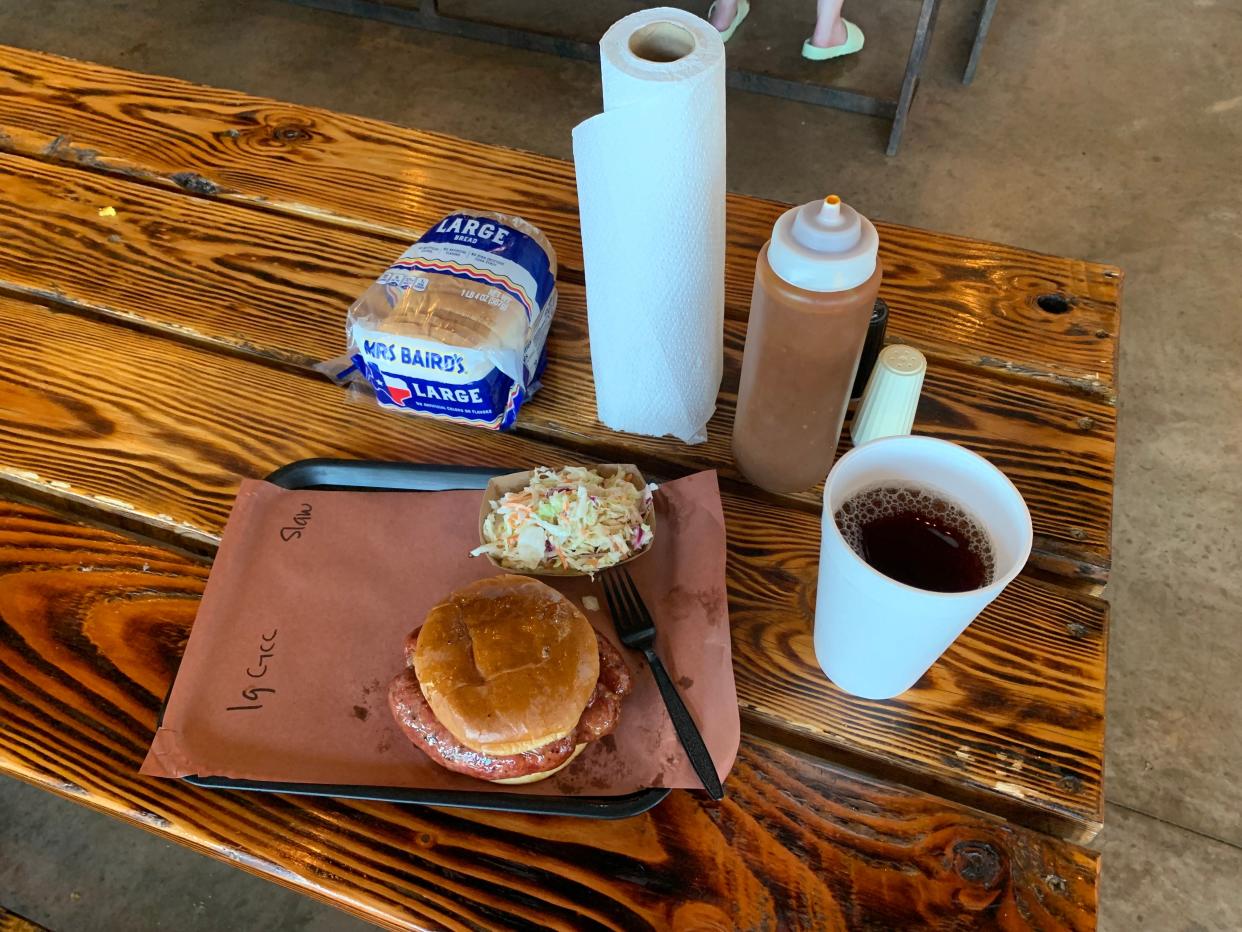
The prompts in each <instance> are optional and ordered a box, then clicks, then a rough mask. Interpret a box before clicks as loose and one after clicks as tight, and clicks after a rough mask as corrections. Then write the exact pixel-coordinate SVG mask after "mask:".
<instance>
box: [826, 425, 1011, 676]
mask: <svg viewBox="0 0 1242 932" xmlns="http://www.w3.org/2000/svg"><path fill="white" fill-rule="evenodd" d="M889 483H892V484H896V485H906V486H914V487H917V488H921V489H925V490H927V491H929V492H939V493H940V494H942V495H943V496H944V497H945V498H948V499H949V500H951V501H953V502H955V503H957V504H958V505H960V506H961V507H963V508H965V509H966V511H967V512H969V513H970V514H971V515H973V516H974V517H975V519H976V520H977V521H979V522H980V523H981V524H982V525H983V527H984V529H985V530H986V531H987V533H988V536H989V538H991V541H992V548H993V556H994V558H995V562H994V571H993V577H992V582H991V583H989V584H988V585H987V586H984V587H983V588H981V589H973V590H970V591H968V592H929V591H927V590H925V589H916V588H914V587H913V586H907V585H905V584H904V583H900V582H897V581H896V580H895V579H891V578H889V577H888V576H885V575H884V574H883V573H881V572H880V571H879V570H876V569H873V568H872V567H871V566H869V565H868V564H867V563H866V562H865V561H864V560H863V559H862V558H861V557H860V556H859V555H858V554H856V553H855V552H854V550H853V548H851V547H850V545H849V543H848V542H846V540H845V538H844V537H843V536H842V535H841V531H840V530H839V529H838V528H837V523H836V521H835V519H834V518H833V515H834V514H836V512H837V510H838V509H839V508H840V507H841V505H843V504H844V503H845V502H846V501H848V500H849V499H850V498H852V497H853V496H854V495H856V494H858V493H859V492H863V491H866V490H868V489H873V488H875V487H877V486H881V485H886V484H889ZM1030 552H1031V515H1030V512H1029V511H1027V508H1026V502H1024V501H1023V500H1022V495H1021V494H1020V493H1019V492H1018V490H1017V489H1016V488H1014V486H1013V483H1012V482H1010V481H1009V479H1008V478H1006V477H1005V474H1004V473H1002V472H1001V471H1000V470H999V469H997V468H996V467H995V466H993V465H992V464H991V463H989V462H988V461H987V460H985V459H984V458H983V457H981V456H979V455H978V454H976V453H972V452H970V451H969V450H967V449H965V448H964V447H959V446H958V445H957V444H953V443H949V442H947V441H945V440H936V439H934V438H932V437H913V436H900V437H882V438H880V439H878V440H873V441H871V442H870V443H864V444H863V445H862V446H859V447H855V448H854V449H853V450H851V451H850V452H849V453H846V454H845V455H844V456H843V457H841V459H840V460H838V461H837V463H836V465H835V466H833V468H832V472H830V473H829V474H828V481H827V482H826V483H825V485H824V514H823V529H822V536H821V542H820V557H819V591H818V594H817V596H816V600H815V656H816V658H817V659H818V660H819V664H820V666H821V667H823V668H824V672H825V673H827V674H828V677H829V678H830V679H831V680H832V681H833V682H834V683H836V684H837V685H838V686H840V687H841V688H842V689H844V690H845V691H846V692H849V693H853V694H854V695H857V696H863V697H865V698H867V699H888V698H890V697H892V696H896V695H898V694H899V693H903V692H905V691H906V690H907V689H909V688H910V687H911V686H913V685H914V684H915V683H916V682H918V679H919V677H921V676H922V675H923V674H924V673H926V672H927V670H928V669H929V668H930V667H931V665H932V664H933V663H935V662H936V659H937V658H938V657H940V655H941V654H942V653H944V651H945V650H946V649H947V648H948V646H949V645H950V644H952V643H953V641H954V640H956V638H957V636H958V635H959V634H961V633H962V632H963V631H964V630H966V626H967V625H969V624H970V623H971V622H972V621H973V620H974V619H975V616H977V615H978V614H979V613H980V612H981V611H983V609H984V608H985V607H986V606H987V605H988V604H989V603H990V602H991V601H992V600H993V599H995V598H996V597H997V596H998V595H1000V593H1001V591H1002V590H1003V589H1004V588H1005V586H1007V585H1009V583H1010V581H1011V580H1012V579H1013V578H1014V577H1015V576H1017V575H1018V573H1019V572H1021V570H1022V567H1023V566H1024V565H1025V564H1026V559H1027V557H1028V556H1029V555H1030Z"/></svg>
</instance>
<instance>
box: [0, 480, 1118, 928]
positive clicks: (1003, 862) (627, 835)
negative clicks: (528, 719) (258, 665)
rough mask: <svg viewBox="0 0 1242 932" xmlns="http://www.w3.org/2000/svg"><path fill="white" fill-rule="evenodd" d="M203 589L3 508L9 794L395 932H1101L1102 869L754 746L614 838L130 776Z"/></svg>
mask: <svg viewBox="0 0 1242 932" xmlns="http://www.w3.org/2000/svg"><path fill="white" fill-rule="evenodd" d="M206 575H207V568H206V567H205V566H204V565H202V564H200V563H197V562H194V561H191V560H187V559H185V558H182V557H178V556H176V555H175V554H172V553H170V552H168V551H165V550H162V549H160V548H158V547H154V546H149V545H142V544H137V543H134V542H131V541H128V540H126V539H125V538H122V537H119V536H116V535H114V534H111V533H108V532H104V531H100V530H97V529H94V528H87V527H82V526H78V525H74V524H71V523H69V522H67V521H65V520H64V519H60V518H56V517H53V516H52V515H50V514H48V513H47V512H44V511H42V510H39V509H36V508H33V507H30V506H24V505H16V504H12V503H8V502H0V772H3V773H5V774H7V775H10V776H14V777H18V778H20V779H23V780H27V781H29V782H31V783H34V784H36V785H38V786H42V787H44V788H46V789H48V790H50V791H52V792H55V793H58V794H61V795H64V796H67V797H69V798H71V799H74V800H76V801H78V802H81V803H84V804H86V805H90V806H93V807H95V808H97V809H100V810H102V811H105V812H108V813H111V814H113V815H116V816H120V817H122V818H125V819H128V820H130V821H132V822H134V823H136V824H139V825H141V826H143V827H145V828H147V829H149V830H151V831H153V832H155V833H156V834H158V835H160V836H161V837H164V838H167V839H169V840H176V841H179V842H182V843H184V844H188V845H190V846H192V847H195V848H197V849H199V850H201V851H204V852H207V853H209V854H212V855H214V856H216V857H218V858H221V859H224V860H227V861H229V862H230V863H233V864H235V865H238V866H241V867H243V868H245V869H247V870H249V871H252V872H253V873H256V874H259V875H260V876H264V877H267V878H268V879H271V880H274V881H276V882H278V883H282V884H285V885H287V886H290V887H293V888H295V889H298V890H301V891H302V892H305V893H308V894H310V895H313V896H316V897H319V898H321V899H324V900H327V901H328V902H331V903H334V904H335V905H337V906H340V907H342V908H344V909H347V910H349V911H351V912H354V913H357V914H358V915H360V916H363V917H364V918H366V919H369V920H372V921H374V922H378V923H381V924H383V925H385V926H389V927H393V928H398V927H399V928H410V927H418V928H429V927H435V928H459V929H464V928H481V927H487V928H509V927H513V926H521V925H527V926H529V925H539V926H540V927H543V928H557V929H564V928H588V927H589V928H607V929H620V928H673V929H704V928H721V929H723V928H777V927H779V928H817V929H824V928H850V929H876V928H929V929H983V928H986V929H995V928H1000V929H1019V928H1031V927H1035V928H1044V929H1062V928H1063V929H1092V928H1094V926H1095V912H1096V890H1097V881H1098V866H1099V861H1098V855H1097V854H1095V853H1093V852H1089V851H1086V850H1083V849H1081V848H1077V847H1075V846H1073V845H1071V844H1068V843H1066V842H1060V841H1055V840H1052V839H1050V838H1048V837H1046V836H1041V835H1039V834H1036V833H1034V832H1030V831H1028V830H1024V829H1019V828H1015V827H1013V826H1010V825H1005V824H1003V823H1001V822H998V821H996V820H993V819H991V818H988V817H986V816H982V815H980V814H977V813H974V812H971V811H970V810H967V809H964V808H962V807H960V806H955V805H953V804H950V803H946V802H943V801H941V800H937V799H935V798H933V797H929V796H926V795H923V794H920V793H917V792H914V791H912V790H908V789H899V788H894V787H890V786H885V785H883V784H881V783H878V782H876V781H873V780H869V779H867V778H864V777H861V776H859V775H857V774H853V773H850V772H848V771H843V770H839V769H834V768H830V767H826V766H824V765H822V764H817V763H815V762H813V761H811V760H809V759H807V758H804V757H801V756H799V755H796V754H794V753H791V752H788V751H785V750H782V749H780V748H778V747H776V746H774V745H771V744H768V743H765V742H761V741H755V740H752V739H747V740H746V741H745V742H744V744H743V748H742V751H741V754H740V756H739V760H738V764H737V766H736V767H735V769H734V771H733V774H732V775H731V777H730V779H729V781H728V790H729V795H728V798H727V799H726V800H725V801H724V802H723V803H721V804H718V805H717V804H712V803H710V802H706V801H703V800H701V799H700V798H698V797H696V796H694V795H691V794H689V793H686V792H684V791H676V792H674V793H673V794H672V795H671V796H670V797H669V798H668V800H666V801H665V802H664V803H663V804H662V805H660V806H659V807H657V808H656V809H655V810H653V811H652V812H649V813H647V814H645V815H642V816H639V817H636V818H633V819H628V820H625V821H622V822H587V821H583V820H575V819H564V818H538V817H529V816H526V817H524V816H517V815H503V814H488V813H473V812H468V811H464V810H448V809H442V810H435V809H429V808H423V807H418V806H393V805H383V804H372V803H360V802H350V801H347V800H336V799H311V798H296V797H281V796H274V795H268V794H261V793H255V794H243V793H226V792H210V791H206V790H201V789H197V788H195V787H191V786H189V785H188V784H184V783H181V782H179V781H169V780H156V779H149V778H143V777H140V776H138V774H137V768H138V765H139V763H140V761H141V759H142V756H143V754H144V752H145V749H146V746H147V744H148V743H149V741H150V739H151V735H152V733H153V730H154V725H155V719H156V715H157V712H158V709H159V705H160V701H161V699H162V697H163V695H164V693H165V691H166V690H167V688H168V686H169V684H170V682H171V678H172V675H173V672H174V670H175V668H176V666H177V663H178V660H179V657H180V654H181V652H182V650H183V647H184V643H185V640H186V638H187V636H188V633H189V629H190V626H191V624H192V620H193V618H194V614H195V610H196V607H197V599H198V596H199V594H200V593H201V591H202V587H203V584H204V582H205V579H206Z"/></svg>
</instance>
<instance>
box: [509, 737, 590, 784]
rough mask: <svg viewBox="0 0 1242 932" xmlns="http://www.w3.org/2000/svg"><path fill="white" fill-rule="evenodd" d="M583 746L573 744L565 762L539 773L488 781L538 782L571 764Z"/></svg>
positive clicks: (584, 745) (510, 782)
mask: <svg viewBox="0 0 1242 932" xmlns="http://www.w3.org/2000/svg"><path fill="white" fill-rule="evenodd" d="M585 747H586V744H585V743H584V744H577V745H574V752H573V753H572V754H570V755H569V757H568V758H566V759H565V762H564V763H562V764H557V765H556V766H555V767H553V768H552V769H551V770H544V771H542V772H541V773H528V774H527V775H526V776H524V777H509V778H508V779H507V780H491V781H489V782H491V783H507V784H508V785H509V786H517V785H518V784H519V783H538V782H539V781H540V780H546V779H548V777H550V776H552V774H554V773H560V772H561V771H562V770H564V769H565V768H566V767H568V766H569V765H570V764H572V763H573V762H574V758H575V757H577V756H578V755H579V754H581V753H582V750H583V748H585Z"/></svg>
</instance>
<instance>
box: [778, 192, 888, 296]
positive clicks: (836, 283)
mask: <svg viewBox="0 0 1242 932" xmlns="http://www.w3.org/2000/svg"><path fill="white" fill-rule="evenodd" d="M879 246H880V238H879V236H878V235H877V234H876V232H875V227H874V226H872V225H871V221H870V220H868V219H867V218H866V217H864V216H862V215H861V214H859V213H858V211H856V210H854V209H853V208H852V207H850V206H849V205H848V204H843V203H842V202H841V198H839V197H837V196H836V195H835V194H829V195H828V196H827V197H826V198H824V199H823V200H822V201H811V203H809V204H803V205H802V206H801V207H793V208H790V209H789V210H787V211H785V213H784V214H782V215H781V217H780V219H779V220H777V221H776V226H775V227H773V229H772V241H771V243H770V244H769V246H768V264H769V265H771V266H772V271H774V272H775V273H776V274H777V275H779V276H780V277H781V278H783V279H784V280H785V281H787V282H789V284H791V285H795V286H797V287H798V288H805V289H807V290H808V291H848V290H849V289H850V288H857V287H858V286H859V285H861V284H862V283H863V282H865V281H866V280H867V279H869V278H870V277H871V276H872V274H873V273H874V272H875V266H876V254H877V252H878V250H879Z"/></svg>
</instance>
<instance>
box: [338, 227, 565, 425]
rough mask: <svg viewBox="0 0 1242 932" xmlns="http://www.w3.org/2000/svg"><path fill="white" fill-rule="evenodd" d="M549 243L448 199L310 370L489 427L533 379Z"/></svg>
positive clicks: (550, 298)
mask: <svg viewBox="0 0 1242 932" xmlns="http://www.w3.org/2000/svg"><path fill="white" fill-rule="evenodd" d="M555 311H556V251H555V250H554V249H553V248H552V245H551V243H549V242H548V239H547V237H546V236H544V235H543V233H542V232H541V231H540V230H539V229H538V228H537V227H536V226H534V225H533V224H530V223H527V222H526V221H525V220H522V219H521V218H520V217H513V216H508V215H506V214H499V213H491V212H487V211H473V210H458V211H454V212H453V213H451V214H449V215H448V216H447V217H445V218H444V219H443V220H441V221H439V222H438V223H436V224H434V225H433V226H432V227H431V228H430V229H429V230H428V231H427V232H426V233H424V234H423V236H421V237H420V238H419V240H418V242H416V243H415V244H414V245H413V246H411V247H410V248H409V249H407V250H406V251H405V252H404V253H402V254H401V256H400V258H398V259H397V261H396V262H394V263H393V264H392V265H391V266H389V268H388V270H387V271H386V272H384V274H383V275H381V276H380V277H379V278H378V279H376V280H375V282H374V283H373V284H372V285H371V286H370V287H369V288H367V290H366V291H365V292H363V293H362V296H361V297H360V298H358V300H357V301H355V302H354V303H353V305H352V306H351V307H350V308H349V312H348V314H347V315H346V323H345V329H346V340H347V343H348V349H347V355H346V356H342V357H340V358H339V359H336V360H332V361H330V362H327V363H323V364H321V365H320V366H319V369H320V370H321V371H323V372H325V373H326V374H327V375H328V376H330V377H331V378H332V379H333V380H334V381H336V382H338V383H341V384H344V385H348V386H349V387H350V391H351V393H361V394H364V395H369V396H371V397H372V398H374V400H375V401H376V402H378V404H379V405H380V406H381V407H383V408H389V409H391V410H395V411H401V412H405V413H411V414H419V415H423V416H426V417H434V418H439V419H440V420H446V421H453V422H455V423H458V424H472V425H474V426H476V427H488V428H491V429H492V430H504V429H506V428H509V427H512V426H513V423H514V421H515V420H516V419H517V414H518V410H519V409H520V408H521V407H522V404H523V403H524V402H525V401H526V399H527V398H529V397H530V396H531V394H532V393H533V392H534V391H535V390H536V389H537V388H538V387H539V377H540V375H541V374H542V372H543V369H544V366H545V365H546V363H547V348H546V345H547V338H548V330H549V328H550V327H551V324H552V315H553V314H554V313H555Z"/></svg>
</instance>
